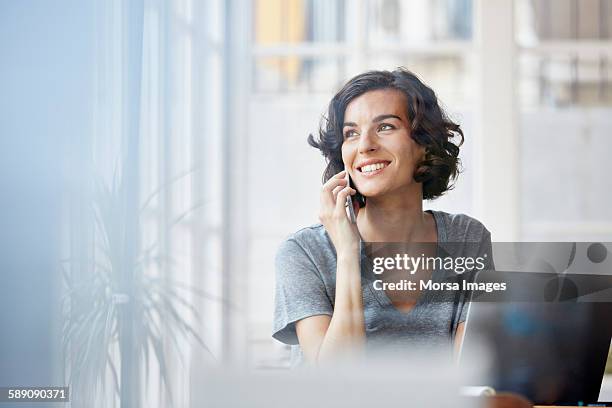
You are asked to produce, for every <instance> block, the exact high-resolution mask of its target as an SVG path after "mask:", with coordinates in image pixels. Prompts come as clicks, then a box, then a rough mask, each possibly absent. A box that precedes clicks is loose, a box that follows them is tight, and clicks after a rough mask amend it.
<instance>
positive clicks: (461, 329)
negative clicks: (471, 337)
mask: <svg viewBox="0 0 612 408" xmlns="http://www.w3.org/2000/svg"><path fill="white" fill-rule="evenodd" d="M464 335H465V322H461V323H459V324H458V325H457V331H456V332H455V344H454V348H455V356H457V357H458V356H459V351H461V346H462V345H463V337H464Z"/></svg>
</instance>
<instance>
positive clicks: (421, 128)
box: [273, 68, 493, 362]
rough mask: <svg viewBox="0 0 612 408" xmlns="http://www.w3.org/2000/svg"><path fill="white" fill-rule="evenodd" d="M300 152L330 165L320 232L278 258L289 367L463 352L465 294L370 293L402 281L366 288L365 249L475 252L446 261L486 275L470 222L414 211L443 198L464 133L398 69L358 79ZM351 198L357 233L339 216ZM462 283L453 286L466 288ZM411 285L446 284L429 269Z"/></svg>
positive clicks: (485, 248) (281, 332)
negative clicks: (420, 351) (370, 354)
mask: <svg viewBox="0 0 612 408" xmlns="http://www.w3.org/2000/svg"><path fill="white" fill-rule="evenodd" d="M455 137H458V138H459V142H458V143H457V144H455V143H453V139H454V138H455ZM308 142H309V143H310V145H312V146H314V147H316V148H318V149H319V150H320V151H321V152H322V153H323V155H324V156H325V158H326V160H327V167H326V169H325V171H324V173H323V188H322V190H321V196H320V210H319V219H320V221H321V223H320V224H315V225H313V226H310V227H307V228H304V229H301V230H300V231H298V232H296V233H294V234H293V235H291V236H290V237H289V238H288V239H287V240H286V241H285V242H283V244H282V245H281V247H280V249H279V251H278V253H277V257H276V297H275V321H274V333H273V336H274V337H275V338H276V339H278V340H280V341H282V342H285V343H288V344H292V345H295V346H296V347H294V349H293V350H294V351H295V353H294V357H295V358H294V359H293V361H294V362H297V361H299V360H301V359H302V358H303V357H305V358H306V359H307V360H309V361H312V362H318V361H322V360H327V359H330V358H335V357H337V356H338V355H340V354H345V353H352V352H359V353H361V352H363V351H370V350H378V349H381V348H385V349H386V348H388V347H397V348H399V349H403V348H406V347H409V346H413V345H420V346H426V347H431V348H433V349H434V350H444V349H446V347H445V346H448V345H451V344H453V342H454V344H455V346H458V345H460V343H461V341H462V334H463V327H464V321H465V318H466V314H467V300H466V299H467V295H468V293H467V292H465V291H463V290H456V291H445V292H444V291H442V292H440V291H437V292H435V293H434V292H427V291H416V294H415V291H413V290H406V291H402V290H386V289H384V288H388V287H389V285H374V282H375V281H376V280H378V279H381V278H382V283H399V282H402V281H403V280H405V278H407V276H405V275H406V272H405V271H397V270H395V271H388V273H385V274H384V276H375V275H374V274H373V272H372V268H371V264H370V262H369V257H368V254H366V251H365V247H364V245H363V243H364V242H378V243H380V242H382V243H384V242H388V243H425V244H430V245H429V248H430V249H429V252H428V253H427V255H429V256H437V255H438V250H439V248H440V247H442V246H444V244H446V243H454V242H473V243H476V244H477V245H460V246H454V248H456V249H455V252H454V253H452V254H451V256H457V257H459V256H461V257H474V258H477V257H484V258H486V259H487V261H488V263H487V265H485V269H492V268H493V257H492V254H491V237H490V233H489V231H488V230H487V229H486V228H485V227H484V226H483V225H482V224H481V223H480V222H479V221H477V220H475V219H473V218H471V217H469V216H467V215H464V214H459V215H453V214H448V213H445V212H442V211H423V200H424V199H435V198H437V197H439V196H441V195H442V194H444V193H445V192H446V191H448V190H449V189H451V188H452V182H453V181H454V179H455V178H456V176H457V174H458V166H459V158H458V156H459V147H460V146H461V144H462V143H463V132H462V131H461V128H460V127H459V125H457V124H456V123H454V122H452V121H451V120H449V119H448V118H447V116H446V114H445V113H444V112H443V111H442V109H441V108H440V106H439V104H438V100H437V97H436V95H435V93H434V92H433V90H432V89H430V88H429V87H427V86H426V85H425V84H424V83H423V82H421V81H420V80H419V79H418V77H417V76H416V75H414V74H413V73H411V72H409V71H408V70H405V69H401V68H400V69H397V70H395V71H393V72H388V71H370V72H366V73H364V74H361V75H358V76H356V77H355V78H353V79H351V80H350V81H348V83H347V84H346V85H345V86H344V87H343V88H342V89H341V90H340V91H339V92H338V93H337V94H336V95H335V96H334V98H333V99H332V101H331V102H330V104H329V111H328V114H327V117H326V118H324V120H323V123H322V124H321V129H320V131H319V137H318V139H315V137H313V136H312V135H310V136H309V138H308ZM347 173H348V176H349V177H348V181H347V177H346V175H347ZM349 196H353V197H354V198H355V199H356V200H355V206H354V210H355V213H356V214H357V217H356V222H355V223H352V222H351V221H350V220H349V218H348V216H347V213H346V209H345V205H344V204H345V203H346V202H347V197H349ZM431 244H433V245H431ZM457 248H459V249H457ZM457 251H458V252H457ZM423 255H425V254H423ZM391 256H392V254H391ZM471 272H472V271H470V272H468V273H464V274H463V277H459V275H455V276H451V279H455V281H456V282H459V281H460V280H463V279H468V280H469V279H471V276H472V273H471ZM411 275H413V278H416V279H417V280H421V281H423V280H429V281H432V282H436V281H440V280H441V279H443V278H445V277H444V276H443V271H441V270H439V269H437V268H429V269H427V268H421V269H420V270H418V271H416V273H414V272H413V273H411ZM446 278H448V277H446ZM379 283H381V282H380V281H379ZM381 287H382V288H383V289H382V290H381V289H380V288H381ZM453 287H459V288H462V287H463V286H461V285H453ZM415 295H416V297H415Z"/></svg>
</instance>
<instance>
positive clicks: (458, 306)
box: [272, 210, 493, 364]
mask: <svg viewBox="0 0 612 408" xmlns="http://www.w3.org/2000/svg"><path fill="white" fill-rule="evenodd" d="M429 212H430V213H432V214H433V216H434V219H435V221H436V228H437V232H438V247H439V248H445V249H446V250H447V253H452V255H453V256H463V257H468V256H469V257H478V256H485V258H486V259H488V260H489V261H488V264H487V269H493V257H492V253H491V234H490V233H489V231H488V230H487V229H486V228H485V227H484V226H483V225H482V224H481V223H480V222H479V221H477V220H475V219H474V218H471V217H469V216H467V215H465V214H448V213H445V212H441V211H431V210H430V211H429ZM462 243H463V244H462ZM447 244H448V245H447ZM485 254H486V255H485ZM444 273H446V272H443V271H440V270H437V269H436V270H435V271H434V273H433V275H432V280H433V281H442V279H447V278H448V275H444ZM470 275H472V274H471V273H464V274H463V275H462V278H463V279H470V280H471V279H473V276H472V277H469V276H470ZM361 277H362V280H361V281H362V289H363V307H364V317H365V325H366V344H367V347H368V349H370V348H371V349H377V348H381V347H384V348H385V349H388V348H389V347H391V348H394V347H396V348H399V349H401V348H405V347H407V346H412V345H414V346H427V347H439V346H443V347H448V346H450V345H451V344H452V339H453V338H454V335H455V331H456V329H457V325H458V324H459V322H462V321H465V318H466V314H467V302H466V298H467V294H466V293H465V292H463V291H441V292H436V291H426V292H424V293H423V295H422V296H421V297H420V298H419V299H418V301H417V303H416V305H415V306H414V307H413V308H412V310H410V311H409V312H402V311H399V310H398V309H396V308H395V306H394V305H393V303H392V302H391V300H390V299H389V297H388V296H387V295H386V293H385V291H384V290H376V289H374V286H373V282H374V280H375V279H378V278H377V277H376V275H374V274H373V272H372V268H371V263H369V262H368V260H367V257H366V255H365V250H364V247H363V246H362V251H361ZM455 277H456V278H457V279H460V278H459V276H458V275H456V274H455ZM335 278H336V251H335V249H334V246H333V243H332V242H331V239H330V238H329V235H328V234H327V232H326V231H325V227H324V226H323V225H321V224H315V225H312V226H310V227H306V228H303V229H301V230H299V231H297V232H296V233H294V234H292V235H291V236H289V237H288V238H287V239H286V240H285V241H284V242H283V243H282V244H281V246H280V248H279V249H278V252H277V254H276V292H275V299H274V304H275V309H274V325H273V334H272V336H273V337H274V338H275V339H277V340H279V341H281V342H283V343H286V344H290V345H292V346H294V347H293V348H292V363H293V364H295V363H298V362H300V360H301V359H302V356H301V351H300V349H299V345H298V339H297V335H296V331H295V323H296V322H297V321H299V320H301V319H304V318H307V317H310V316H315V315H329V316H331V315H332V314H333V310H334V299H335Z"/></svg>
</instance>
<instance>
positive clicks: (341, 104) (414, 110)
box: [308, 67, 464, 207]
mask: <svg viewBox="0 0 612 408" xmlns="http://www.w3.org/2000/svg"><path fill="white" fill-rule="evenodd" d="M378 89H397V90H399V91H401V92H402V93H403V94H404V95H405V96H406V101H407V115H406V116H407V118H408V120H409V122H410V128H411V132H410V134H411V137H412V139H414V141H415V142H416V143H418V144H419V145H421V146H424V147H425V157H424V159H423V160H422V161H421V162H420V163H418V164H417V166H416V170H415V173H414V180H415V181H416V182H418V183H423V199H425V200H433V199H435V198H437V197H440V196H441V195H443V194H444V193H445V192H446V191H448V190H450V189H452V188H453V186H454V184H453V182H454V181H455V180H456V178H457V175H458V174H459V172H460V164H461V163H460V159H459V157H458V156H459V147H460V146H461V145H462V144H463V141H464V136H463V131H462V130H461V128H460V126H459V125H458V124H456V123H454V122H453V121H451V120H450V119H449V118H448V116H447V115H446V113H445V112H444V111H443V110H442V108H441V107H440V105H439V103H438V98H437V97H436V94H435V92H434V91H433V90H432V89H431V88H430V87H428V86H427V85H425V84H424V83H423V82H422V81H421V80H420V79H419V78H418V77H417V76H416V75H415V74H413V73H412V72H410V71H409V70H407V69H405V68H402V67H400V68H397V69H396V70H394V71H368V72H365V73H363V74H360V75H357V76H356V77H354V78H352V79H351V80H349V81H348V82H347V83H346V84H345V85H344V86H343V87H342V89H340V91H339V92H338V93H337V94H336V95H335V96H334V97H333V98H332V100H331V102H330V104H329V108H328V113H327V116H323V118H322V120H321V124H320V128H319V137H318V139H315V137H314V136H313V135H312V134H311V135H309V136H308V143H309V144H310V145H311V146H313V147H316V148H317V149H319V150H320V151H321V153H322V154H323V156H325V159H326V161H327V167H326V168H325V171H324V172H323V183H325V182H326V181H327V180H329V179H330V178H331V177H332V176H333V175H334V174H337V173H338V172H340V171H342V169H343V168H344V164H343V162H342V143H343V142H344V138H343V135H342V124H343V123H344V113H345V111H346V107H347V106H348V104H349V103H350V102H351V101H352V100H353V99H355V98H357V97H358V96H360V95H362V94H364V93H366V92H368V91H373V90H378ZM455 136H459V138H460V141H459V143H458V144H455V143H453V142H452V141H451V140H452V139H453V138H454V137H455ZM355 197H356V199H357V201H358V202H359V205H360V206H361V207H363V206H364V205H365V197H363V196H362V195H361V194H359V192H357V194H356V195H355Z"/></svg>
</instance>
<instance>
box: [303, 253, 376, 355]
mask: <svg viewBox="0 0 612 408" xmlns="http://www.w3.org/2000/svg"><path fill="white" fill-rule="evenodd" d="M359 267H360V266H359V254H358V253H357V255H355V256H352V257H346V258H344V257H342V258H341V257H338V269H337V275H336V276H337V278H336V301H335V307H334V312H333V315H332V316H331V317H330V316H327V315H318V316H311V317H308V318H306V319H303V320H300V321H299V322H297V324H296V331H297V336H298V340H299V342H300V346H301V347H302V351H303V353H304V356H305V357H306V359H307V360H308V361H311V362H321V361H323V360H330V359H332V358H333V357H334V356H337V355H339V354H345V353H347V352H348V353H350V352H351V351H355V350H358V349H359V348H361V346H362V345H363V343H364V340H365V322H364V315H363V298H362V293H361V276H360V270H359Z"/></svg>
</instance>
